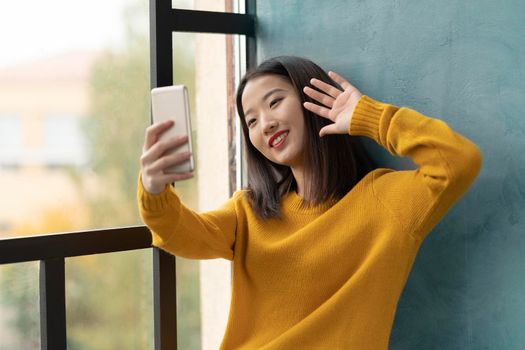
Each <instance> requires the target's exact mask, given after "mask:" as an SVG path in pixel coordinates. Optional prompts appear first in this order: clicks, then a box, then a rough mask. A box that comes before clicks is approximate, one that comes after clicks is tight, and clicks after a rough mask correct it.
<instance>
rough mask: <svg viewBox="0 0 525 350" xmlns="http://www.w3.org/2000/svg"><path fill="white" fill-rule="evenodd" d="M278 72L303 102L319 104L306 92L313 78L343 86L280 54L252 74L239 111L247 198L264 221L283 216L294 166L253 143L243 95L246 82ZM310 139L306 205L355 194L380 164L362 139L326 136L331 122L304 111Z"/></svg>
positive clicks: (306, 140) (306, 62)
mask: <svg viewBox="0 0 525 350" xmlns="http://www.w3.org/2000/svg"><path fill="white" fill-rule="evenodd" d="M268 74H274V75H279V76H282V77H285V78H286V79H287V80H288V81H289V82H290V83H291V84H292V85H293V87H294V88H295V90H296V92H297V95H298V96H299V99H300V101H301V105H302V104H303V102H305V101H310V102H314V103H317V102H316V101H313V100H312V99H311V98H310V97H308V96H307V95H306V94H304V92H303V87H305V86H310V87H312V88H314V87H313V86H311V85H310V79H311V78H317V79H319V80H322V81H324V82H326V83H328V84H330V85H333V86H335V87H337V88H338V89H340V90H342V88H341V87H340V86H339V84H337V83H336V82H335V81H333V80H332V79H331V78H330V77H329V76H328V74H327V73H326V72H325V71H324V70H323V69H322V68H321V67H319V66H318V65H317V64H315V63H314V62H312V61H310V60H308V59H305V58H301V57H295V56H279V57H274V58H271V59H268V60H266V61H264V62H262V63H261V64H260V65H259V66H258V67H257V68H255V69H254V70H252V71H250V72H248V73H246V75H245V76H244V77H243V78H242V79H241V82H240V83H239V86H238V88H237V96H236V103H237V110H238V113H239V117H240V119H241V125H242V131H243V135H244V140H245V144H246V161H247V167H248V186H247V192H246V196H247V199H248V201H249V202H250V204H251V206H252V208H253V210H254V212H255V214H256V215H257V216H258V217H260V218H263V219H268V218H278V217H279V216H280V202H281V198H282V197H283V196H284V195H286V194H287V193H288V192H289V191H291V190H296V189H297V188H296V186H297V184H296V182H295V179H294V177H293V174H292V171H291V169H290V167H288V166H284V165H280V164H276V163H274V162H272V161H270V160H269V159H267V158H266V157H265V156H264V155H263V154H262V153H260V152H259V151H258V150H257V149H256V148H255V146H254V145H253V144H252V143H251V141H250V137H249V130H248V126H247V125H246V121H245V119H244V118H245V115H244V110H243V106H242V94H243V92H244V88H245V87H246V84H247V83H248V82H249V81H250V80H251V79H254V78H257V77H260V76H263V75H268ZM303 114H304V123H305V138H304V146H303V159H304V169H305V184H306V186H305V198H308V199H309V201H304V202H303V206H313V205H316V204H320V203H324V202H326V201H329V200H339V199H341V198H342V197H344V196H345V195H346V194H347V193H348V191H350V190H351V189H352V188H353V187H354V186H355V184H357V183H358V182H359V180H361V178H363V177H364V176H365V175H366V174H367V173H368V172H370V171H371V170H373V169H375V168H376V164H375V163H374V162H373V160H372V159H371V158H370V157H369V156H368V154H367V152H366V150H365V148H364V147H363V145H362V143H361V141H360V140H359V139H358V138H356V137H354V136H350V135H325V136H323V137H319V131H320V130H321V128H322V127H323V126H325V125H328V124H329V123H331V122H330V121H329V120H327V119H325V118H323V117H319V116H317V115H316V114H314V113H312V112H310V111H308V110H307V109H305V108H304V107H303Z"/></svg>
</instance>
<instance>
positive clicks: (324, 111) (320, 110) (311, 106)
mask: <svg viewBox="0 0 525 350" xmlns="http://www.w3.org/2000/svg"><path fill="white" fill-rule="evenodd" d="M303 106H304V108H306V109H307V110H309V111H311V112H314V113H315V114H317V115H319V116H321V117H324V118H327V119H330V117H329V113H330V109H328V108H326V107H322V106H319V105H316V104H315V103H312V102H305V103H304V104H303Z"/></svg>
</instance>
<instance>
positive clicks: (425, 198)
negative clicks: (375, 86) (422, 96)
mask: <svg viewBox="0 0 525 350" xmlns="http://www.w3.org/2000/svg"><path fill="white" fill-rule="evenodd" d="M349 134H350V135H358V136H367V137H370V138H372V139H373V140H374V141H376V142H377V143H378V144H380V145H381V146H383V147H384V148H385V149H387V150H388V152H389V153H390V154H392V155H395V156H407V157H410V158H411V159H412V161H414V163H416V164H417V165H418V168H417V169H416V170H401V171H394V170H392V169H379V170H378V171H376V173H375V174H374V178H373V185H372V188H373V190H374V195H375V196H376V197H377V198H378V200H379V201H380V202H381V203H382V204H383V206H384V207H385V208H386V210H388V211H390V212H391V214H392V215H393V216H394V218H395V219H396V220H397V222H398V224H399V225H400V227H401V228H402V229H403V230H404V231H406V232H407V233H408V234H410V235H412V237H413V238H414V239H416V240H418V241H420V240H423V239H424V238H425V236H426V235H427V234H428V233H429V232H430V231H431V230H432V228H433V227H434V226H435V225H436V224H437V223H438V222H439V220H440V219H441V218H442V217H443V216H444V215H445V214H446V212H447V211H448V209H450V208H451V207H452V206H453V205H454V204H455V203H456V202H457V201H458V200H459V198H461V196H462V195H463V194H464V193H465V192H466V191H467V190H468V188H469V187H470V186H471V184H472V183H473V182H474V180H475V178H476V177H477V175H478V173H479V172H480V169H481V165H482V155H481V152H480V150H479V148H478V147H477V146H476V145H475V144H474V143H473V142H472V141H470V140H469V139H467V138H465V137H464V136H462V135H460V134H458V133H456V132H454V131H453V130H452V129H451V128H450V127H449V126H448V125H447V124H446V123H445V122H443V121H442V120H439V119H434V118H429V117H426V116H424V115H422V114H420V113H418V112H416V111H414V110H412V109H409V108H405V107H402V108H399V107H396V106H394V105H390V104H385V103H381V102H378V101H375V100H373V99H371V98H370V97H368V96H362V97H361V99H360V100H359V102H358V104H357V106H356V108H355V110H354V113H353V115H352V118H351V121H350V125H349Z"/></svg>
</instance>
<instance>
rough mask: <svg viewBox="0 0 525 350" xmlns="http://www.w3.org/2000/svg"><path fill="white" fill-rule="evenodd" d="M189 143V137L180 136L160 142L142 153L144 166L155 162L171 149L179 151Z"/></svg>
mask: <svg viewBox="0 0 525 350" xmlns="http://www.w3.org/2000/svg"><path fill="white" fill-rule="evenodd" d="M187 142H188V136H187V135H185V136H179V137H174V138H170V139H168V140H165V141H164V140H163V141H158V142H155V143H154V144H153V146H151V147H150V148H149V149H147V150H145V151H144V153H142V157H141V163H142V165H143V166H144V165H145V164H149V163H151V162H154V161H155V160H156V159H158V158H160V157H161V156H162V155H163V154H165V153H166V152H167V151H169V150H170V149H177V148H179V147H181V146H182V145H184V144H186V143H187Z"/></svg>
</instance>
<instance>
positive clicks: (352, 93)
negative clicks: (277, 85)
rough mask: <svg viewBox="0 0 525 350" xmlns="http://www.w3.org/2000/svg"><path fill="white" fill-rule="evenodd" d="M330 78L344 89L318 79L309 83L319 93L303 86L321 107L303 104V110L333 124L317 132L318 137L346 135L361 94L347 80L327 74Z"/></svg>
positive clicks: (307, 93)
mask: <svg viewBox="0 0 525 350" xmlns="http://www.w3.org/2000/svg"><path fill="white" fill-rule="evenodd" d="M328 75H329V76H330V78H332V79H333V80H334V81H335V82H337V83H338V84H339V85H341V87H342V88H343V89H344V90H343V91H341V90H339V89H338V88H336V87H334V86H332V85H329V84H327V83H325V82H323V81H321V80H319V79H315V78H314V79H312V80H310V83H311V84H312V85H313V86H315V87H316V88H318V89H319V90H320V91H317V90H315V89H312V88H311V87H309V86H305V87H304V89H303V91H304V93H305V94H306V95H308V96H310V97H311V98H312V99H314V100H315V101H317V102H319V103H320V104H322V105H318V104H315V103H311V102H305V103H304V108H306V109H308V110H309V111H311V112H313V113H315V114H317V115H319V116H321V117H324V118H327V119H329V120H331V121H332V122H333V123H332V124H330V125H327V126H325V127H323V128H322V129H321V130H320V131H319V136H321V137H322V136H325V135H329V134H347V133H348V127H349V125H350V119H351V118H352V114H353V113H354V109H355V107H356V106H357V102H359V99H360V98H361V96H362V94H361V92H360V91H359V90H358V89H357V88H356V87H354V86H353V85H352V84H350V83H349V82H348V81H347V80H345V79H344V78H343V77H341V76H340V75H339V74H337V73H335V72H328Z"/></svg>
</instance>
